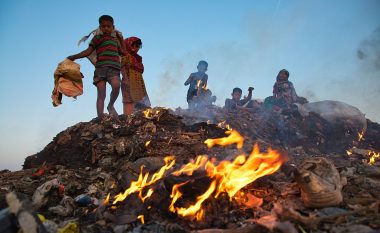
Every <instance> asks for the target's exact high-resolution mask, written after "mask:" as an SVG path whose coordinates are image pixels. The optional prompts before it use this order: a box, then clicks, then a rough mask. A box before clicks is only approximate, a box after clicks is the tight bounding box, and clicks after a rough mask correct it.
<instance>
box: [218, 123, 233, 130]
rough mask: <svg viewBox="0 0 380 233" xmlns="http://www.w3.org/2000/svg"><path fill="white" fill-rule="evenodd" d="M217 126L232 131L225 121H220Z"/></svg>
mask: <svg viewBox="0 0 380 233" xmlns="http://www.w3.org/2000/svg"><path fill="white" fill-rule="evenodd" d="M217 126H218V127H219V128H222V129H227V130H228V131H232V128H231V126H230V125H229V124H226V121H221V122H219V123H218V125H217Z"/></svg>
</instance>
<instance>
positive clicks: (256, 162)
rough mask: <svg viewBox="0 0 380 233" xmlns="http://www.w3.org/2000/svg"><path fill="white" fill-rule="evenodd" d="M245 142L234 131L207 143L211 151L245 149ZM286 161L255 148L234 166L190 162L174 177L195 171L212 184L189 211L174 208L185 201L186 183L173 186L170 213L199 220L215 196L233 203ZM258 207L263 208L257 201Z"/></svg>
mask: <svg viewBox="0 0 380 233" xmlns="http://www.w3.org/2000/svg"><path fill="white" fill-rule="evenodd" d="M243 141H244V138H243V137H242V136H241V135H240V134H239V133H238V132H236V131H231V133H230V135H229V136H228V137H225V138H218V139H208V140H206V141H205V143H206V144H207V145H208V147H212V146H214V145H231V144H235V143H236V144H237V147H238V148H242V144H243ZM284 161H285V159H284V158H282V157H281V155H280V154H279V153H278V152H277V151H273V150H271V149H269V150H268V152H267V153H260V151H259V148H258V146H257V145H255V146H254V148H253V150H252V152H251V154H250V155H249V156H248V158H247V157H246V156H245V154H241V155H238V156H237V157H236V158H235V159H234V160H233V161H232V162H230V161H222V162H220V163H219V164H217V165H216V164H215V162H214V161H211V160H209V159H208V158H207V157H206V156H198V157H197V159H196V161H193V162H190V163H188V164H186V165H185V166H183V167H182V168H181V169H180V170H178V171H176V172H173V174H174V175H180V174H186V175H191V174H192V173H193V172H194V171H195V170H201V169H203V170H204V171H206V173H207V175H208V177H209V178H211V181H212V182H211V184H210V186H209V187H208V189H207V190H206V191H205V193H203V194H202V195H200V196H198V197H197V199H196V202H195V204H193V205H190V206H189V207H187V208H185V207H175V204H176V202H177V200H178V199H180V198H181V197H182V193H181V191H180V190H179V188H180V187H181V186H183V185H185V184H186V182H185V183H181V184H178V185H174V186H173V188H172V194H171V198H172V202H171V204H170V207H169V210H170V211H172V212H177V214H178V215H181V216H184V217H185V216H195V217H196V219H197V220H200V219H201V218H202V216H203V213H204V210H203V209H202V203H203V202H204V201H205V200H206V199H207V198H209V197H210V196H211V195H213V194H214V195H213V196H214V197H215V198H218V197H219V195H220V194H221V193H227V194H228V196H229V197H230V199H232V197H234V196H235V194H236V193H237V192H238V191H239V190H240V189H241V188H243V187H245V186H246V185H248V184H250V183H252V182H254V181H255V180H257V179H258V178H260V177H263V176H265V175H269V174H272V173H274V172H276V171H277V170H278V169H279V168H280V167H281V165H282V164H283V162H284ZM256 204H257V205H261V204H262V203H260V201H259V200H257V203H256Z"/></svg>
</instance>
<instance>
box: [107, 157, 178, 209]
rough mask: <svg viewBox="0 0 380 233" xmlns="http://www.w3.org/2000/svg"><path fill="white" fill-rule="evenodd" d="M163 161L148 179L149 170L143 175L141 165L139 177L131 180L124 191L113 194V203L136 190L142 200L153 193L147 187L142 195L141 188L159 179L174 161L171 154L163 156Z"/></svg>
mask: <svg viewBox="0 0 380 233" xmlns="http://www.w3.org/2000/svg"><path fill="white" fill-rule="evenodd" d="M164 161H165V165H164V166H163V167H161V169H160V170H159V171H158V172H156V173H154V174H153V175H152V177H151V178H150V180H149V181H148V177H149V172H147V173H145V174H144V175H143V172H142V168H143V167H141V172H140V175H139V178H138V179H137V181H132V182H131V185H130V186H129V188H128V189H126V190H125V191H124V193H119V194H117V195H116V196H115V200H114V202H113V204H114V205H115V204H116V203H117V202H120V201H123V200H124V199H125V198H127V197H128V196H129V195H131V194H132V193H136V192H139V197H140V198H141V200H142V201H144V200H145V199H146V198H148V197H150V196H151V195H152V194H153V189H149V190H148V192H147V194H146V195H145V196H143V194H142V191H143V189H144V188H145V187H147V186H149V185H152V184H154V183H155V182H157V181H158V180H159V179H161V178H162V176H163V175H164V173H165V171H167V170H169V169H170V168H171V167H173V166H174V163H175V160H174V157H172V156H168V157H165V158H164Z"/></svg>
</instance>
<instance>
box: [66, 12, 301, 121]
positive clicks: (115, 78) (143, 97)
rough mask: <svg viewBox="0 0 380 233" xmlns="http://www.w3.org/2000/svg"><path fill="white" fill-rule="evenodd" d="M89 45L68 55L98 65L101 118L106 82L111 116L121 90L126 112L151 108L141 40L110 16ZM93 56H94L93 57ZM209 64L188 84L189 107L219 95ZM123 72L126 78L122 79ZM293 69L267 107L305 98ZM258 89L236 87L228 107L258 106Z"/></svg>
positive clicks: (280, 76) (203, 64) (284, 74)
mask: <svg viewBox="0 0 380 233" xmlns="http://www.w3.org/2000/svg"><path fill="white" fill-rule="evenodd" d="M92 33H93V34H94V37H93V38H92V40H91V42H90V44H89V47H88V48H87V49H86V50H84V51H82V52H80V53H78V54H75V55H71V56H68V57H67V58H68V59H70V60H72V61H74V60H76V59H78V58H83V57H89V59H90V60H91V61H92V62H93V64H94V65H95V72H94V79H93V84H94V85H95V86H96V87H97V100H96V110H97V115H98V117H99V118H103V117H104V101H105V98H106V84H107V83H109V84H110V85H111V88H112V91H111V94H110V101H109V103H108V105H107V110H108V112H109V114H110V115H112V116H117V114H118V113H117V112H116V110H115V107H114V103H115V101H116V99H117V98H118V96H119V92H120V89H121V91H122V97H123V113H124V114H125V115H129V114H131V113H132V112H133V110H134V108H135V106H139V107H141V108H143V107H150V101H149V97H148V94H147V91H146V88H145V83H144V79H143V75H142V74H143V72H144V65H143V63H142V58H141V56H140V55H138V51H139V50H140V48H141V47H142V42H141V39H139V38H137V37H129V38H127V39H125V40H124V39H123V36H122V34H121V33H120V32H119V31H117V30H116V29H115V26H114V20H113V18H112V17H111V16H109V15H102V16H101V17H100V18H99V28H98V29H97V30H94V31H93V32H92ZM91 57H92V58H91ZM207 68H208V63H207V62H206V61H200V62H199V63H198V66H197V69H198V72H195V73H191V74H190V76H189V78H188V79H187V80H186V82H185V83H184V85H185V86H187V85H190V86H189V89H188V92H187V98H186V99H187V102H188V106H189V109H196V108H197V109H200V108H204V107H207V106H210V105H212V103H213V102H215V101H216V97H215V96H212V92H211V91H210V90H209V89H208V88H207V81H208V76H207V74H206V71H207ZM120 74H121V75H122V79H120ZM288 79H289V72H288V71H287V70H281V71H280V72H279V74H278V76H277V80H276V83H275V85H274V87H273V96H270V97H268V98H266V99H265V101H264V106H265V107H267V108H270V109H273V110H276V109H278V108H284V107H286V106H287V105H289V104H292V103H294V102H297V101H300V100H301V101H302V97H298V96H297V94H296V92H295V89H294V86H293V84H292V83H291V82H290V81H289V80H288ZM253 90H254V88H253V87H249V88H248V96H246V97H244V98H243V99H241V96H242V90H241V89H240V88H238V87H236V88H234V89H233V90H232V94H231V96H232V99H226V101H225V108H226V109H227V110H236V109H247V108H248V109H249V108H254V107H255V106H258V105H259V104H258V102H256V101H253V100H252V92H253Z"/></svg>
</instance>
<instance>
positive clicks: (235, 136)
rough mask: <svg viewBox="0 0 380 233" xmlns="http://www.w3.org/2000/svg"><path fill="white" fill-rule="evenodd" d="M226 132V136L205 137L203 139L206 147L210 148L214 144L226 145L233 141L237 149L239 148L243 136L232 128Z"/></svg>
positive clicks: (241, 145) (241, 144)
mask: <svg viewBox="0 0 380 233" xmlns="http://www.w3.org/2000/svg"><path fill="white" fill-rule="evenodd" d="M226 133H227V134H229V136H228V137H224V138H216V139H207V140H206V141H205V143H206V144H207V147H208V148H211V147H213V146H214V145H220V146H228V145H232V144H235V143H236V145H237V148H238V149H241V148H242V147H243V142H244V138H243V136H241V135H240V134H239V133H238V132H237V131H235V130H232V131H227V132H226Z"/></svg>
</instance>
